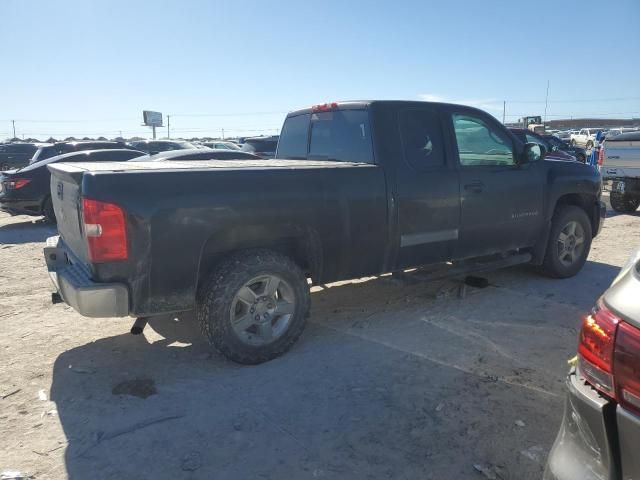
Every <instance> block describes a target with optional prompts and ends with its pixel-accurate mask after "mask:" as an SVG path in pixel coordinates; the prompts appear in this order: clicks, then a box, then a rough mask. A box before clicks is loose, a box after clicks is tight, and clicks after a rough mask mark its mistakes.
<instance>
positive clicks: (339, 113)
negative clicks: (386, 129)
mask: <svg viewBox="0 0 640 480" xmlns="http://www.w3.org/2000/svg"><path fill="white" fill-rule="evenodd" d="M308 158H309V159H310V160H334V161H338V162H362V163H374V161H373V146H372V142H371V130H370V128H369V114H368V112H367V111H366V110H332V111H328V112H318V113H313V114H312V115H311V137H310V142H309V157H308Z"/></svg>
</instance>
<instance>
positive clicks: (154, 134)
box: [151, 125, 156, 140]
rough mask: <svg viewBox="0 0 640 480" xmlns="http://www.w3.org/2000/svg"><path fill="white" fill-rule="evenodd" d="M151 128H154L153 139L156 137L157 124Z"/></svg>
mask: <svg viewBox="0 0 640 480" xmlns="http://www.w3.org/2000/svg"><path fill="white" fill-rule="evenodd" d="M151 128H152V129H153V139H154V140H155V139H156V126H155V125H152V126H151Z"/></svg>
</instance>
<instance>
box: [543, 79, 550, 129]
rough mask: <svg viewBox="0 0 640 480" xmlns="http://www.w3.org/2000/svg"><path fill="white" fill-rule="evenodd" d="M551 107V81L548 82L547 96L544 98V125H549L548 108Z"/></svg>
mask: <svg viewBox="0 0 640 480" xmlns="http://www.w3.org/2000/svg"><path fill="white" fill-rule="evenodd" d="M548 105H549V80H547V95H546V96H545V98H544V121H543V123H545V124H546V123H547V106H548Z"/></svg>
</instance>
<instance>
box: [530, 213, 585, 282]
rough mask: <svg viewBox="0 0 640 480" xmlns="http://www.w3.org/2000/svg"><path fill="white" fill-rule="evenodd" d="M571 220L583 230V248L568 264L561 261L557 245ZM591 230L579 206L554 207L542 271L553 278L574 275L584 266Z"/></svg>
mask: <svg viewBox="0 0 640 480" xmlns="http://www.w3.org/2000/svg"><path fill="white" fill-rule="evenodd" d="M571 222H576V223H578V224H579V225H580V227H581V228H582V232H583V237H584V240H583V244H582V245H583V248H582V250H581V251H580V252H579V253H577V254H576V258H575V259H574V260H573V261H572V263H571V264H570V265H567V264H565V263H563V261H562V260H561V258H560V254H559V249H560V247H559V245H560V244H561V243H562V242H561V240H560V238H561V237H560V235H561V233H562V231H563V229H565V227H567V226H568V225H569V224H570V223H571ZM591 240H592V230H591V222H590V221H589V217H587V214H586V213H585V211H584V210H582V209H581V208H580V207H576V206H573V205H560V206H558V207H556V211H555V212H554V214H553V219H552V220H551V231H550V232H549V241H548V243H547V250H546V252H545V257H544V261H543V263H542V266H541V270H542V272H543V273H544V274H545V275H547V276H549V277H553V278H568V277H573V276H574V275H576V274H577V273H578V272H579V271H580V270H581V269H582V267H583V266H584V263H585V262H586V261H587V256H588V255H589V250H590V249H591Z"/></svg>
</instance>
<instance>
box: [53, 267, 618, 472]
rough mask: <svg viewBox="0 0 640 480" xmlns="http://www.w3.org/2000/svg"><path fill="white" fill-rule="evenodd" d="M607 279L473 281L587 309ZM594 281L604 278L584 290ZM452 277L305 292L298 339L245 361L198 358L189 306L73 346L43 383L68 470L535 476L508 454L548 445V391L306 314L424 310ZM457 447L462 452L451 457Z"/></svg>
mask: <svg viewBox="0 0 640 480" xmlns="http://www.w3.org/2000/svg"><path fill="white" fill-rule="evenodd" d="M616 273H617V268H616V267H612V266H610V265H605V264H600V263H596V262H589V263H588V264H587V265H586V266H585V270H584V271H583V273H581V274H580V275H583V274H584V277H583V278H582V279H580V278H578V279H577V280H575V282H573V281H572V280H573V279H569V280H566V281H557V282H554V281H552V280H549V279H544V278H540V277H536V276H535V275H534V274H532V273H531V272H530V271H528V270H527V269H522V268H514V269H510V270H507V271H503V272H494V273H491V274H488V275H487V277H488V278H489V280H490V283H491V284H492V285H494V286H496V287H497V288H495V289H493V290H492V291H493V294H499V293H500V290H499V288H511V289H518V290H519V291H523V292H525V293H526V292H531V294H532V295H534V294H536V295H538V294H539V293H538V292H537V291H538V290H539V289H540V287H541V285H543V284H544V283H549V284H554V286H549V287H546V288H548V289H549V291H553V292H555V295H557V296H558V297H560V298H559V299H558V300H562V301H567V302H569V303H571V302H578V303H580V305H581V307H582V305H585V308H588V307H590V306H591V305H592V304H593V302H594V301H595V299H596V298H597V295H599V293H600V291H601V290H604V288H606V286H605V285H604V284H605V283H606V284H608V282H610V280H611V279H612V278H613V277H614V276H615V274H616ZM594 277H599V278H600V279H601V281H602V282H603V286H602V287H600V286H589V285H585V282H586V280H588V279H591V278H594ZM455 285H456V284H455V283H452V282H440V283H433V284H428V285H425V284H420V283H419V282H418V283H413V282H412V281H411V280H406V279H405V280H400V281H395V280H392V279H389V278H388V277H383V278H372V279H371V280H369V281H363V282H360V283H349V284H346V285H343V286H340V287H337V288H335V287H333V286H332V287H331V288H325V289H323V290H321V291H318V292H315V293H313V295H312V299H313V303H314V307H313V310H314V314H313V317H312V319H311V320H312V322H311V323H310V324H309V325H308V327H307V330H306V332H305V334H304V335H303V336H302V338H301V339H300V341H299V342H298V344H296V346H294V348H293V349H292V351H291V352H289V353H288V354H286V355H284V356H283V357H281V358H278V359H276V360H273V361H271V362H268V363H265V364H262V365H258V366H241V365H237V364H234V363H232V362H229V361H227V360H226V359H224V358H223V357H222V356H220V355H218V354H215V353H212V352H211V350H210V348H209V346H208V345H207V344H206V342H205V341H204V340H203V338H202V336H201V335H200V333H199V332H198V329H197V326H196V324H195V319H194V318H193V315H190V314H185V315H181V316H180V317H177V318H176V317H174V316H165V317H158V318H154V319H152V321H151V322H150V324H149V326H148V327H147V329H149V328H151V329H152V330H153V331H155V333H154V332H151V331H145V335H140V336H133V335H130V334H128V333H126V334H123V335H117V336H113V337H109V338H103V339H99V340H96V341H94V342H91V343H88V344H86V345H83V346H80V347H77V348H74V349H71V350H69V351H67V352H65V353H63V354H61V355H60V356H59V357H58V358H57V359H56V362H55V365H54V371H53V381H52V386H51V392H50V398H51V400H52V401H54V402H55V403H56V406H57V411H58V415H59V418H60V422H61V425H62V427H63V429H64V433H65V436H66V438H67V441H68V447H67V449H66V451H65V463H66V470H67V475H68V478H69V479H72V480H73V479H85V478H94V479H100V478H139V477H140V476H144V477H146V478H158V479H164V478H190V479H199V478H202V479H205V478H206V479H208V478H262V477H264V478H285V477H286V478H316V477H319V476H324V475H327V476H332V477H340V478H354V477H363V476H364V477H367V476H369V477H381V476H386V477H391V478H393V477H401V476H403V475H404V476H406V477H407V478H428V477H429V475H433V476H432V477H431V478H460V479H464V478H476V475H477V472H475V471H474V470H473V468H472V467H470V466H472V465H473V463H476V462H478V463H484V462H495V463H499V464H501V465H504V468H505V469H506V471H507V472H508V474H509V475H508V478H534V477H536V478H537V477H540V475H541V471H542V465H541V463H543V461H544V459H542V460H541V462H537V463H536V462H528V463H527V462H522V461H521V457H522V456H521V454H520V453H519V452H520V451H521V450H523V449H525V448H529V447H530V446H531V445H544V446H545V448H549V447H550V446H551V443H552V441H553V438H554V436H555V433H556V428H557V425H558V424H559V420H560V416H561V405H562V399H561V398H549V397H542V398H541V397H537V396H536V395H534V394H532V393H531V392H527V394H526V395H522V393H523V392H522V391H521V390H518V389H517V388H513V387H508V386H505V385H503V384H500V383H495V381H485V380H482V379H479V378H478V377H477V376H474V375H470V374H467V373H465V372H461V371H460V370H456V369H452V368H448V367H446V366H443V365H437V364H433V363H431V362H430V361H428V360H424V359H419V358H415V357H411V356H408V355H407V354H406V353H404V352H401V351H396V350H392V349H385V348H381V347H380V345H376V344H373V343H371V342H366V341H364V340H361V339H358V338H354V337H352V336H347V335H342V334H340V333H338V332H336V331H335V330H331V329H328V328H325V327H323V326H321V325H320V324H318V323H316V322H315V321H314V317H316V316H323V315H325V316H330V315H332V312H334V311H337V309H341V310H342V311H343V312H344V310H345V309H353V314H352V315H349V316H350V317H352V318H353V319H356V320H357V319H358V318H360V317H363V316H366V313H363V312H362V311H361V310H359V309H360V307H362V306H363V305H364V306H365V307H366V309H367V311H378V310H384V309H385V308H393V305H391V307H390V306H389V302H390V301H391V302H392V303H393V302H400V303H399V304H404V303H405V297H406V295H407V294H408V293H410V294H411V297H410V301H411V302H414V304H415V305H418V306H421V308H422V307H424V308H428V305H429V302H430V301H431V300H432V299H435V298H437V297H438V295H439V294H440V292H442V291H446V290H447V289H450V288H451V287H452V286H455ZM576 290H577V291H578V292H576ZM544 292H545V290H543V291H542V293H540V294H541V295H545V293H544ZM158 334H159V335H158ZM572 347H573V345H572ZM562 368H564V367H562ZM541 400H544V401H541ZM445 405H446V407H445ZM550 407H552V408H550ZM442 409H444V410H442ZM441 410H442V411H441ZM506 411H509V412H511V413H510V414H508V415H505V414H500V415H495V412H503V413H504V412H506ZM524 412H527V413H526V414H527V415H530V417H524V416H521V415H525V413H524ZM514 415H517V417H514ZM512 417H514V418H523V419H524V420H525V422H526V423H527V431H526V434H525V433H517V434H514V436H513V438H508V436H507V438H505V432H510V431H513V421H514V418H512ZM536 418H537V419H539V418H545V419H547V420H548V424H546V423H545V422H537V421H534V419H536ZM463 452H473V454H472V455H471V457H469V458H468V459H467V460H468V461H465V462H460V458H461V457H460V456H461V455H462V453H463ZM142 472H144V473H142Z"/></svg>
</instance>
